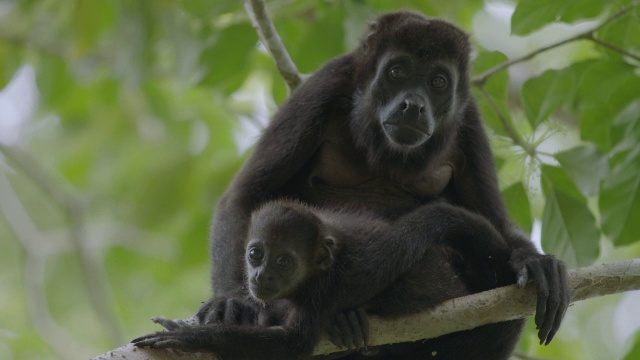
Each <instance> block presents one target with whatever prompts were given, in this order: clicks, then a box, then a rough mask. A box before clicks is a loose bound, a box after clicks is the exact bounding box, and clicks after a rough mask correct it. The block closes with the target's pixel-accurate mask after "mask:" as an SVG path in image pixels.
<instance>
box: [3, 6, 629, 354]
mask: <svg viewBox="0 0 640 360" xmlns="http://www.w3.org/2000/svg"><path fill="white" fill-rule="evenodd" d="M629 3H631V2H630V1H628V0H619V1H613V2H612V1H607V0H593V1H581V2H575V1H571V0H563V1H555V0H553V1H552V0H545V1H539V0H522V1H520V2H518V3H517V4H515V11H514V13H513V16H512V17H511V31H512V33H513V34H517V35H527V34H534V33H535V32H536V31H538V30H540V29H543V28H545V27H546V26H548V25H549V24H550V23H552V22H563V23H566V24H575V23H577V22H580V21H584V20H594V19H598V20H600V21H602V20H603V19H605V18H607V17H609V16H611V15H612V14H614V13H615V12H616V11H618V10H619V9H620V8H622V7H623V6H625V5H626V4H629ZM268 4H269V7H270V11H271V14H272V18H273V20H274V23H275V25H276V27H277V28H278V30H279V31H280V34H281V36H282V38H283V41H284V43H285V45H286V46H287V48H288V50H289V52H290V53H291V55H292V58H293V59H294V61H295V62H296V64H297V65H298V67H299V69H300V70H301V71H302V72H305V73H311V72H313V71H314V70H315V69H316V68H317V67H318V66H320V65H321V64H322V63H324V62H325V61H327V60H329V59H330V58H331V57H334V56H336V55H338V54H341V53H344V52H346V51H349V50H350V49H352V48H353V47H354V46H356V44H357V42H358V40H359V38H360V34H361V33H362V32H363V31H364V29H365V28H366V25H367V23H368V22H369V21H370V20H371V18H372V17H374V16H375V15H376V14H378V13H380V12H382V11H388V10H394V9H400V8H409V9H415V10H419V11H422V12H424V13H426V14H428V15H430V16H439V17H443V18H446V19H449V20H451V21H453V22H455V23H456V24H458V25H459V26H461V27H462V28H464V29H467V30H468V31H470V32H471V31H472V26H474V19H475V16H476V15H477V14H478V13H479V12H483V11H484V12H486V11H487V8H485V7H484V5H485V4H484V2H483V1H480V0H472V1H462V0H455V1H447V2H444V1H424V0H403V1H392V0H351V1H335V0H333V1H331V0H315V1H302V0H273V1H268ZM492 4H493V5H495V3H494V2H490V5H492ZM636 4H637V3H636ZM639 17H640V10H639V9H638V7H637V6H636V7H635V8H633V9H632V10H630V11H628V12H626V13H625V14H624V15H623V16H621V17H620V18H618V19H616V20H614V21H612V22H611V23H609V24H607V25H606V26H604V27H603V28H602V29H600V30H598V31H597V32H596V33H595V34H594V35H595V36H596V38H597V39H599V40H600V41H601V42H605V43H606V44H607V45H610V46H602V45H598V44H595V43H594V45H593V50H592V52H593V54H591V55H590V56H589V59H585V58H584V56H583V55H582V54H575V56H572V58H571V59H569V61H568V65H567V66H564V67H561V68H553V69H551V68H547V69H545V70H546V71H543V72H540V73H533V74H529V75H528V78H527V79H526V81H525V82H524V83H522V82H518V81H513V79H510V77H511V76H512V75H514V72H516V71H522V69H520V70H517V69H515V68H514V69H512V71H510V72H507V71H502V72H499V73H496V74H495V75H493V76H491V77H490V78H489V79H488V80H487V81H486V82H485V83H484V84H483V86H482V87H478V86H477V87H474V94H475V96H476V97H477V99H478V102H479V106H480V109H481V112H482V113H483V116H484V118H485V122H486V125H487V128H488V130H489V131H490V133H491V135H492V142H493V144H494V149H495V153H496V159H497V162H498V164H499V165H500V168H499V174H500V180H501V186H502V187H503V191H504V195H505V199H506V202H507V205H508V209H509V211H510V212H511V214H512V217H513V219H514V220H515V221H516V222H517V223H518V225H520V226H521V227H522V228H523V229H524V230H526V231H532V230H533V231H534V232H535V231H536V230H535V229H536V228H538V227H539V226H538V225H537V224H538V223H537V222H536V219H539V220H540V221H541V224H542V225H541V230H540V231H541V237H542V246H543V248H544V250H545V252H547V253H553V254H556V256H558V257H560V258H562V259H563V260H564V261H566V262H567V264H568V265H569V266H572V267H573V266H584V265H589V264H592V263H594V262H595V261H608V260H615V259H620V258H625V257H626V258H631V257H638V256H640V246H639V245H638V243H639V241H640V235H638V234H640V146H639V145H638V144H640V77H639V74H640V69H639V65H640V61H638V54H640V40H639V39H640V37H638V36H637V34H638V32H639V31H640V28H639V26H640V25H639V24H640V21H638V20H640V19H639ZM489 25H490V24H488V25H487V26H489ZM566 37H569V36H568V35H567V36H564V35H563V34H562V33H559V34H558V38H555V39H548V43H553V42H557V41H560V40H562V39H564V38H566ZM522 39H525V38H522ZM522 41H525V40H522ZM476 49H477V53H476V54H474V56H475V58H476V59H475V63H474V74H480V73H482V72H484V71H486V70H488V69H490V68H492V67H493V66H496V65H497V64H500V63H502V62H504V61H506V60H507V56H505V55H503V54H501V53H499V52H496V51H494V49H485V48H482V47H481V46H479V45H478V46H476ZM530 50H535V49H530ZM624 52H626V54H624ZM25 64H29V65H30V66H32V67H33V69H35V73H36V81H37V87H38V91H39V94H40V102H39V107H38V110H37V112H36V113H35V114H34V115H33V116H31V119H30V121H29V123H28V124H26V125H25V127H24V129H23V130H24V131H23V132H22V136H21V141H20V142H19V144H16V145H13V146H11V147H2V148H0V150H2V152H0V210H2V214H3V215H2V216H0V247H1V248H2V249H3V251H1V252H0V358H1V359H27V358H38V359H59V358H71V357H72V358H81V357H87V356H91V355H96V354H98V353H101V352H104V351H106V350H107V349H109V348H111V347H114V346H116V345H119V344H120V343H122V342H124V341H125V340H126V339H130V338H133V337H134V336H136V335H139V334H141V333H146V332H149V331H151V330H152V329H155V326H153V325H152V324H151V323H150V322H149V321H148V319H149V317H151V316H154V315H165V316H169V317H176V318H178V317H186V316H189V315H190V314H192V313H193V312H194V311H195V309H196V308H197V306H198V305H199V302H200V301H202V300H204V299H206V298H207V297H208V296H209V295H210V293H209V285H208V275H209V270H208V269H209V263H208V262H209V260H208V258H209V257H208V245H207V237H208V229H209V221H210V217H211V212H212V210H213V208H214V205H215V202H216V199H217V198H218V197H219V196H220V194H221V193H222V192H223V191H224V189H225V187H226V185H227V183H228V182H229V181H230V179H231V177H232V176H233V174H234V173H235V172H236V170H237V169H238V167H239V166H240V164H241V163H242V160H243V157H244V153H243V151H241V150H240V149H244V148H245V147H246V144H247V143H250V142H251V141H252V139H254V138H255V136H256V135H257V131H256V129H259V128H260V127H261V124H263V123H264V121H265V119H266V117H267V116H268V114H269V113H271V112H272V111H273V110H274V109H275V108H276V107H277V105H276V104H278V103H280V102H282V101H283V100H284V99H285V98H286V96H287V93H286V87H285V86H284V82H283V81H282V79H281V78H280V76H279V75H278V73H277V71H276V69H275V67H274V65H273V62H272V61H271V58H270V56H269V55H268V54H267V53H265V51H264V49H263V48H262V47H261V46H259V44H258V40H257V36H256V34H255V31H254V30H253V28H252V26H251V24H250V22H249V21H248V17H247V15H246V14H245V13H244V11H243V8H242V4H241V2H240V1H237V0H216V1H213V2H212V1H207V0H182V1H178V0H140V1H130V0H22V1H17V0H16V1H11V0H3V1H1V2H0V87H4V86H6V84H8V83H9V82H10V81H11V79H12V77H13V76H14V74H16V72H17V71H18V69H19V68H20V67H21V66H23V65H25ZM525 66H526V64H525ZM0 96H2V93H0ZM0 103H1V102H0ZM5 115H6V113H5V114H0V122H1V121H3V116H5ZM4 120H6V119H4ZM0 129H1V128H0ZM240 144H244V145H240ZM620 298H621V296H618V297H612V300H606V301H605V300H602V301H595V300H593V301H589V302H587V304H585V305H582V304H580V305H576V306H574V307H572V309H571V310H570V311H569V314H568V316H567V320H566V321H565V324H564V325H563V328H562V329H561V331H560V333H559V334H558V337H557V338H556V340H555V341H554V342H553V343H552V344H551V345H550V346H548V347H540V346H538V345H537V344H536V342H535V341H534V339H533V337H534V336H535V335H534V334H535V330H534V329H533V327H532V326H531V325H529V326H528V329H527V331H526V333H525V334H524V335H523V338H522V341H521V343H520V350H521V352H524V353H528V354H531V355H534V354H539V355H541V356H545V357H548V358H553V359H581V360H582V359H601V358H608V359H622V358H624V357H625V356H626V359H632V358H633V359H635V358H637V354H638V347H639V345H638V344H640V342H639V341H638V337H637V336H636V340H635V341H633V339H632V340H629V341H626V342H623V340H625V339H620V338H615V337H614V335H613V332H614V331H613V329H614V328H613V326H614V325H613V324H612V321H611V320H610V317H607V316H605V315H606V314H609V312H610V311H611V310H607V309H611V306H612V305H615V304H617V302H618V301H619V299H620ZM594 314H595V316H596V317H597V318H599V319H605V320H604V322H605V323H606V324H597V325H593V324H592V323H591V322H590V320H589V319H591V318H592V316H594ZM636 325H637V324H636ZM596 328H597V329H598V331H595V330H593V329H596ZM636 328H637V326H636ZM634 344H635V347H634V348H633V350H632V352H631V353H629V355H625V353H626V349H627V348H630V347H632V346H634ZM594 349H595V350H594ZM603 352H604V353H603Z"/></svg>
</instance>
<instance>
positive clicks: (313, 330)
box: [132, 318, 318, 360]
mask: <svg viewBox="0 0 640 360" xmlns="http://www.w3.org/2000/svg"><path fill="white" fill-rule="evenodd" d="M154 322H156V323H158V324H160V325H162V326H164V327H165V328H166V329H168V330H166V331H160V332H156V333H153V334H148V335H145V336H141V337H139V338H136V339H134V340H132V343H133V344H134V345H135V346H137V347H142V348H154V349H167V348H171V349H177V350H181V351H187V352H213V353H216V354H217V355H219V356H221V357H223V358H225V359H234V360H236V359H238V360H241V359H246V360H253V359H255V360H258V359H266V360H270V359H273V360H278V359H299V358H301V357H303V356H305V355H310V354H311V352H312V351H313V347H314V346H315V343H316V341H317V338H318V331H317V328H318V326H317V325H314V324H315V322H314V321H313V320H312V319H306V320H300V321H297V322H296V324H293V325H292V326H274V327H258V326H242V325H231V324H209V325H184V324H180V323H177V322H175V321H172V320H168V319H163V318H155V319H154ZM305 322H306V323H305ZM303 325H304V326H303Z"/></svg>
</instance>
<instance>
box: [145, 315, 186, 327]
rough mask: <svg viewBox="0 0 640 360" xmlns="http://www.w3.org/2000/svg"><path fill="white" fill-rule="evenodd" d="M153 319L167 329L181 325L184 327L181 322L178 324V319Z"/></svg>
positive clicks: (152, 319)
mask: <svg viewBox="0 0 640 360" xmlns="http://www.w3.org/2000/svg"><path fill="white" fill-rule="evenodd" d="M151 321H153V322H154V323H156V324H158V325H161V326H162V327H163V328H165V329H167V330H175V329H178V328H180V327H182V326H181V325H180V324H178V323H177V322H176V321H173V320H169V319H166V318H163V317H152V318H151Z"/></svg>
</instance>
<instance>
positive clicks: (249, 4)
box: [244, 0, 302, 90]
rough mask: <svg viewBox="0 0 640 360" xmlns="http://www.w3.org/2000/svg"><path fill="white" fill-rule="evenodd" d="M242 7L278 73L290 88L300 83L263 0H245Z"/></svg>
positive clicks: (300, 78)
mask: <svg viewBox="0 0 640 360" xmlns="http://www.w3.org/2000/svg"><path fill="white" fill-rule="evenodd" d="M244 8H245V10H246V12H247V14H248V15H249V18H250V19H251V23H252V24H253V27H254V28H255V29H256V32H257V33H258V36H259V37H260V40H261V41H262V43H263V44H264V46H265V47H266V48H267V50H269V53H270V54H271V56H272V57H273V60H274V61H275V63H276V67H277V68H278V71H279V72H280V75H281V76H282V77H283V78H284V81H285V82H286V83H287V86H289V89H290V90H293V89H295V88H296V87H298V85H300V83H302V76H301V75H300V72H299V71H298V68H297V67H296V64H295V63H294V62H293V60H291V56H289V53H288V52H287V49H286V48H285V46H284V44H283V43H282V39H280V35H278V31H277V30H276V28H275V26H274V25H273V22H272V21H271V18H270V17H269V13H268V12H267V9H266V5H265V0H245V1H244Z"/></svg>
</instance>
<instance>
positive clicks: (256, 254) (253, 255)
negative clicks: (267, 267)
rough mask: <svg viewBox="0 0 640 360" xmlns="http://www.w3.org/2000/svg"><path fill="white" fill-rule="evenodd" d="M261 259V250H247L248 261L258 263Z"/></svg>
mask: <svg viewBox="0 0 640 360" xmlns="http://www.w3.org/2000/svg"><path fill="white" fill-rule="evenodd" d="M263 257H264V253H263V252H262V250H260V249H258V248H256V247H252V248H251V249H249V259H251V260H255V261H260V260H262V258H263Z"/></svg>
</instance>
